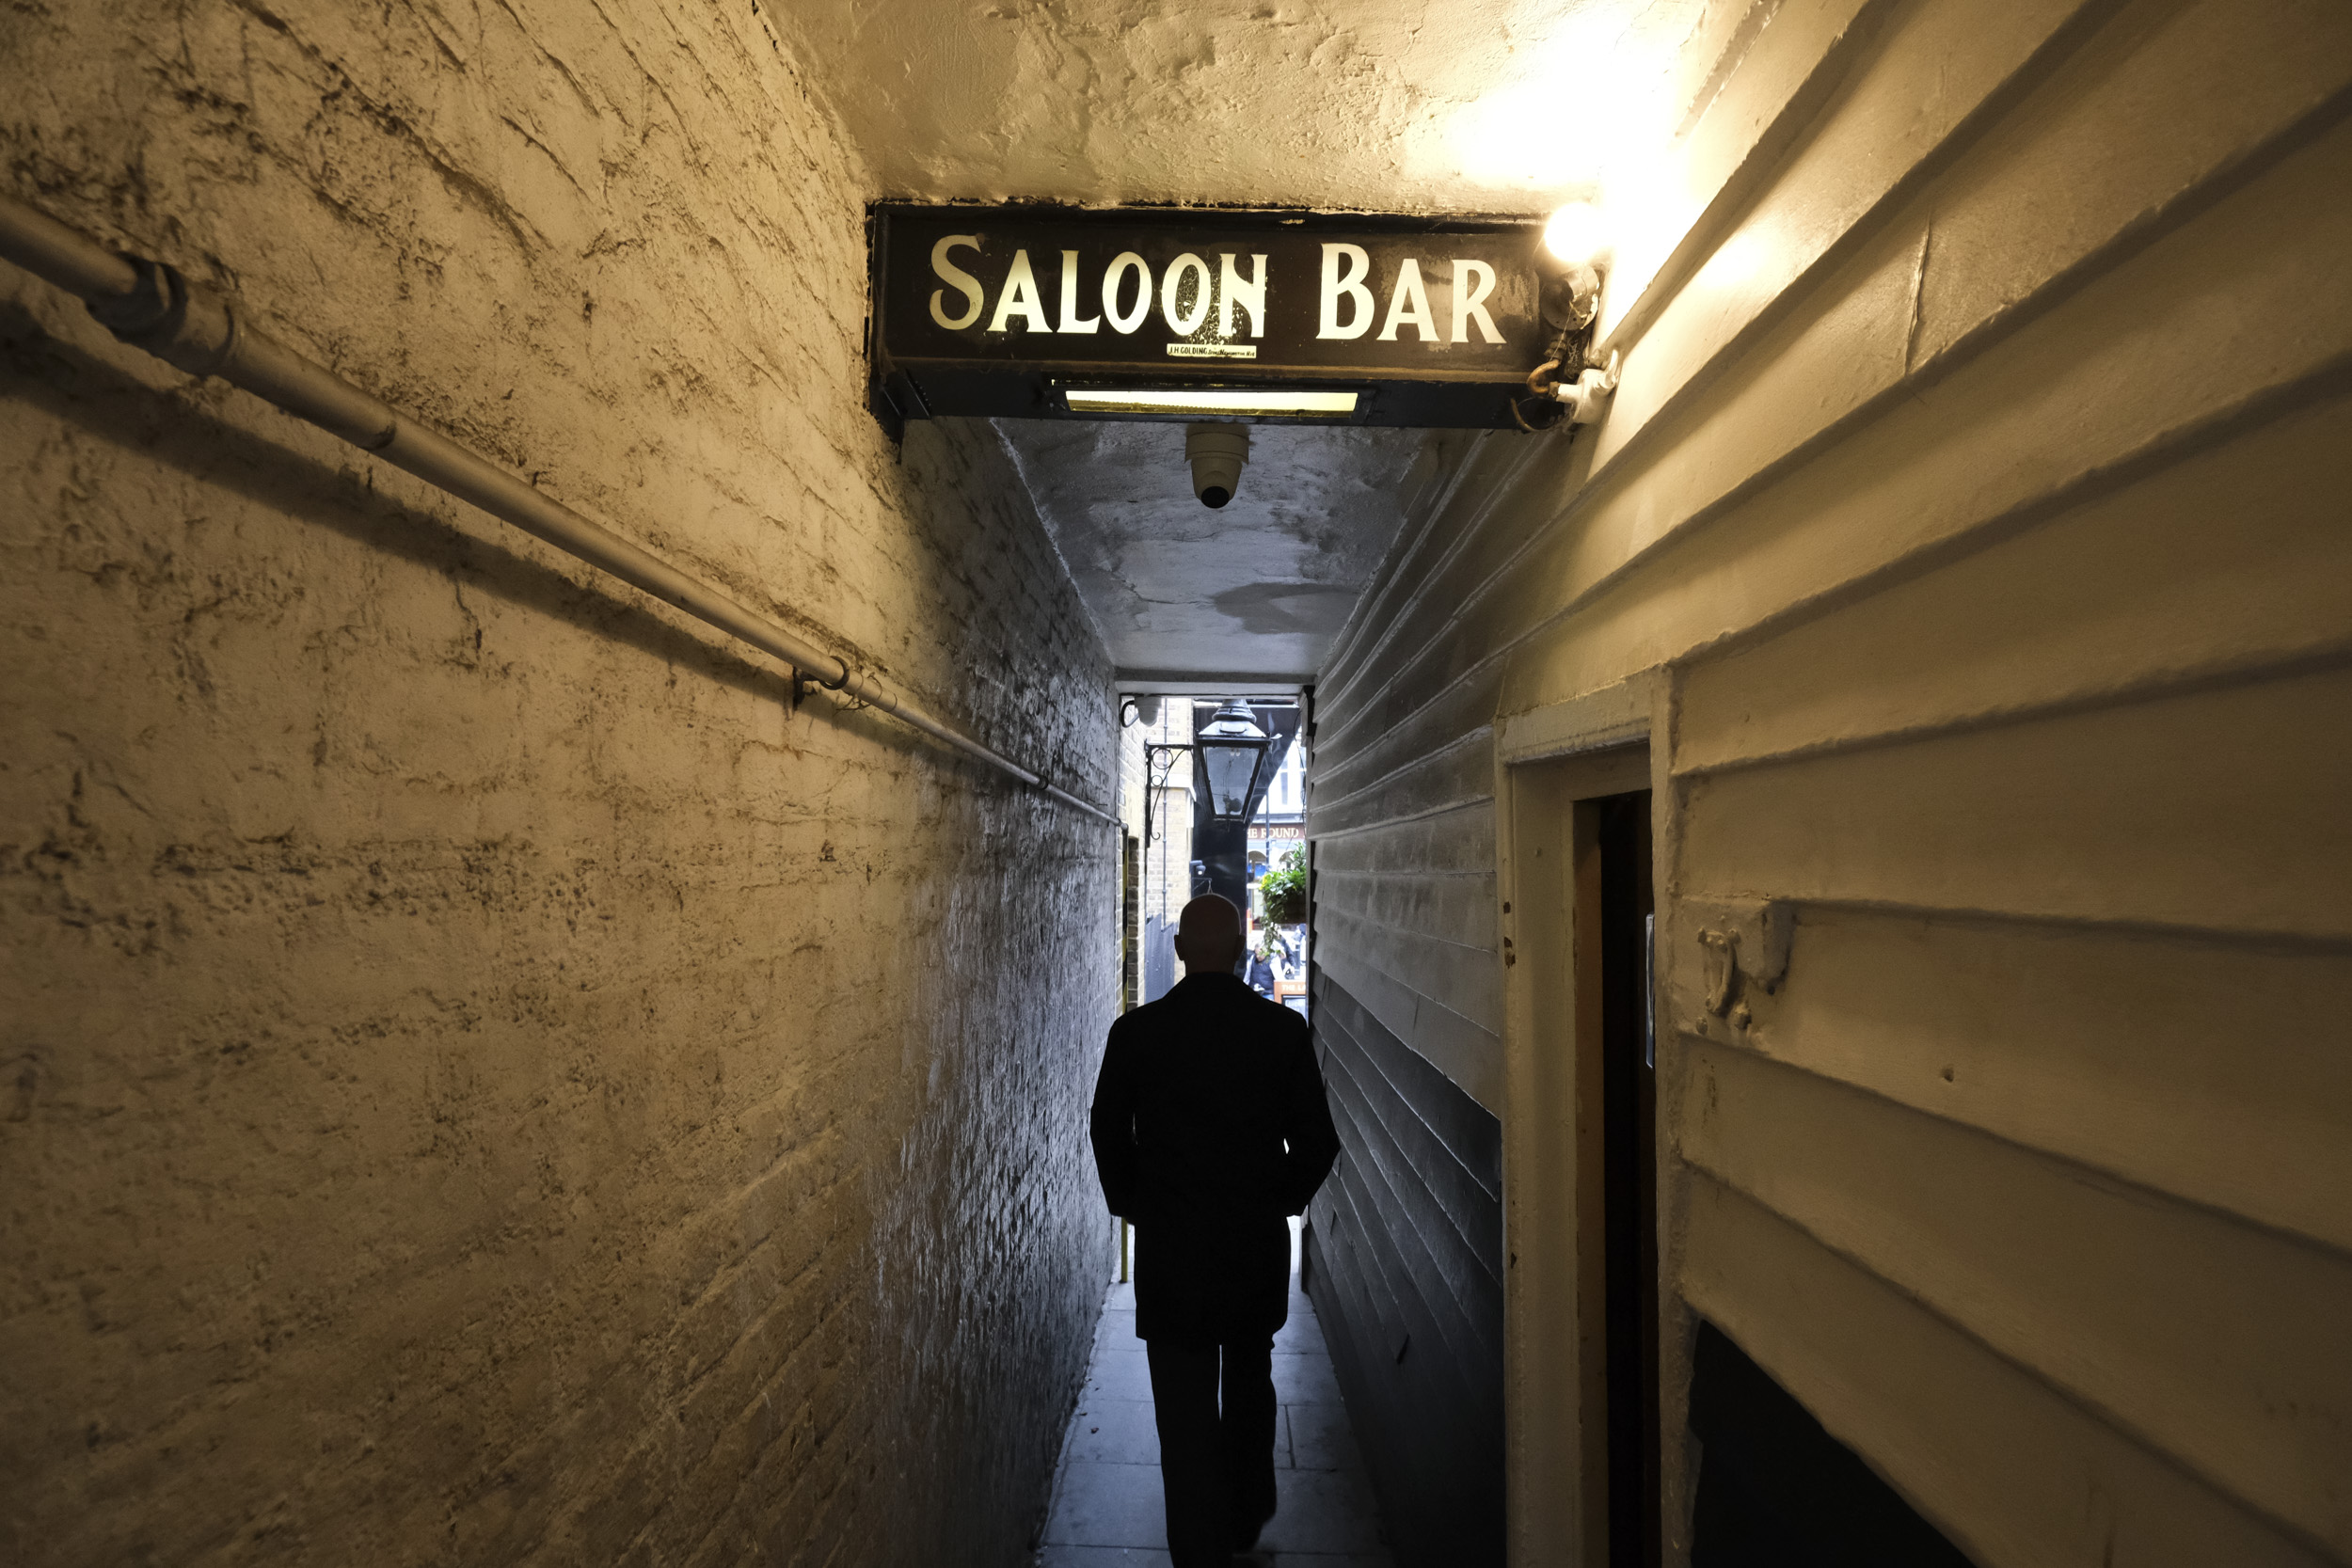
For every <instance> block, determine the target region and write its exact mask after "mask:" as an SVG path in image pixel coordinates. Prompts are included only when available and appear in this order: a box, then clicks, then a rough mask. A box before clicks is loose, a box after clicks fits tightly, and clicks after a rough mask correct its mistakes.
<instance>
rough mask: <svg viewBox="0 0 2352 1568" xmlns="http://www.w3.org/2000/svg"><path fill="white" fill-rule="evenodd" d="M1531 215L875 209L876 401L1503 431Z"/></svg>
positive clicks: (932, 408) (898, 416)
mask: <svg viewBox="0 0 2352 1568" xmlns="http://www.w3.org/2000/svg"><path fill="white" fill-rule="evenodd" d="M1540 240H1541V233H1540V230H1539V229H1538V228H1537V227H1536V226H1535V225H1533V224H1520V223H1507V222H1505V223H1435V222H1429V221H1418V220H1407V219H1382V218H1374V217H1364V216H1347V217H1326V216H1300V215H1298V214H1281V213H1221V212H1183V211H1159V210H1153V211H1144V212H1136V211H1113V212H1098V213H1076V212H1070V211H1066V210H1056V209H1049V208H1019V207H1013V208H1002V207H1000V208H984V207H907V206H885V207H879V208H877V209H875V211H874V214H873V274H874V276H873V299H874V321H873V344H872V348H873V356H872V362H873V366H874V388H873V403H874V412H875V414H876V416H877V417H878V418H880V419H881V420H882V421H883V422H884V423H886V424H889V425H892V426H893V427H896V426H897V425H898V424H899V423H900V422H901V421H903V420H910V419H930V418H934V417H938V416H943V415H975V414H977V415H992V416H997V417H1009V418H1013V419H1169V420H1200V419H1217V418H1226V419H1251V420H1298V421H1312V422H1319V423H1343V424H1347V423H1352V424H1375V425H1448V426H1460V427H1469V428H1502V427H1507V426H1509V425H1510V424H1511V422H1512V420H1511V400H1512V398H1513V396H1514V395H1515V394H1516V395H1517V396H1520V397H1524V396H1526V395H1527V394H1526V387H1525V379H1526V376H1527V372H1529V371H1530V370H1531V369H1533V368H1534V366H1535V365H1536V364H1537V363H1538V362H1539V361H1540V360H1541V359H1542V358H1543V357H1544V348H1545V344H1546V342H1547V340H1548V334H1547V331H1546V329H1545V327H1544V325H1543V321H1542V317H1541V313H1540V307H1539V302H1538V294H1539V287H1540V280H1539V279H1538V277H1537V276H1536V270H1535V254H1536V247H1537V245H1538V244H1539V243H1540Z"/></svg>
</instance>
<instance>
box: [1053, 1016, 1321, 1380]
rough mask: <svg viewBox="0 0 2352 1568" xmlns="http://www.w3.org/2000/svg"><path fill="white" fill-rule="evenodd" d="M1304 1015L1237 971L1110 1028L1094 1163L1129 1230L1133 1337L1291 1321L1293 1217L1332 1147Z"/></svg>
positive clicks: (1260, 1331) (1214, 1337)
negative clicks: (1288, 1220)
mask: <svg viewBox="0 0 2352 1568" xmlns="http://www.w3.org/2000/svg"><path fill="white" fill-rule="evenodd" d="M1339 1152H1340V1140H1339V1134H1338V1133H1337V1132H1334V1131H1333V1130H1332V1127H1331V1108H1330V1106H1329V1105H1328V1104H1327V1103H1326V1101H1325V1100H1324V1097H1323V1073H1322V1071H1321V1069H1318V1068H1317V1067H1316V1066H1315V1055H1314V1049H1313V1047H1312V1046H1311V1045H1310V1044H1309V1043H1308V1036H1307V1021H1306V1020H1305V1019H1303V1018H1300V1017H1299V1016H1298V1015H1297V1014H1296V1013H1295V1012H1292V1011H1291V1010H1290V1009H1289V1008H1288V1007H1284V1006H1279V1004H1276V1003H1273V1002H1269V1001H1267V1000H1266V999H1265V998H1263V997H1262V996H1260V995H1258V994H1257V993H1256V992H1255V991H1252V990H1250V989H1249V988H1248V986H1246V985H1244V984H1243V983H1242V982H1241V981H1240V980H1239V979H1237V978H1235V977H1234V976H1232V975H1231V974H1196V975H1190V976H1187V977H1186V978H1185V979H1184V980H1183V981H1182V982H1180V983H1179V984H1178V985H1177V987H1176V989H1175V990H1171V991H1169V992H1168V994H1167V995H1166V996H1164V997H1162V998H1161V999H1160V1000H1159V1001H1157V1002H1152V1003H1149V1004H1147V1005H1146V1006H1141V1007H1137V1008H1136V1010H1135V1011H1134V1012H1131V1013H1128V1014H1127V1015H1125V1016H1124V1017H1122V1018H1121V1019H1120V1021H1119V1022H1116V1023H1114V1024H1112V1025H1111V1036H1110V1043H1109V1045H1108V1047H1107V1048H1106V1049H1105V1050H1104V1053H1103V1072H1102V1076H1101V1077H1100V1078H1099V1079H1098V1080H1096V1083H1095V1085H1094V1164H1095V1166H1096V1168H1097V1169H1098V1170H1100V1171H1101V1173H1102V1177H1103V1196H1104V1197H1106V1198H1108V1199H1109V1200H1110V1206H1111V1212H1112V1213H1114V1214H1120V1215H1123V1216H1125V1218H1126V1219H1127V1220H1128V1221H1129V1222H1130V1223H1131V1224H1133V1225H1134V1226H1135V1227H1136V1334H1137V1335H1139V1336H1140V1337H1141V1338H1146V1339H1150V1338H1159V1337H1165V1338H1169V1339H1174V1340H1179V1341H1186V1342H1191V1343H1208V1342H1216V1343H1226V1342H1232V1341H1236V1340H1246V1339H1249V1338H1264V1337H1269V1336H1271V1335H1273V1334H1274V1333H1275V1331H1276V1330H1278V1329H1279V1328H1280V1327H1281V1326H1282V1323H1283V1320H1284V1319H1285V1318H1287V1317H1288V1316H1289V1315H1290V1227H1288V1226H1287V1225H1285V1224H1284V1223H1283V1220H1284V1216H1285V1215H1289V1214H1295V1213H1299V1212H1303V1211H1304V1210H1305V1209H1306V1207H1307V1200H1308V1199H1309V1198H1311V1197H1312V1196H1314V1192H1315V1189H1316V1188H1317V1187H1320V1186H1321V1185H1323V1179H1324V1178H1325V1177H1326V1176H1327V1175H1329V1174H1330V1171H1331V1162H1332V1161H1333V1160H1335V1159H1337V1158H1338V1157H1339Z"/></svg>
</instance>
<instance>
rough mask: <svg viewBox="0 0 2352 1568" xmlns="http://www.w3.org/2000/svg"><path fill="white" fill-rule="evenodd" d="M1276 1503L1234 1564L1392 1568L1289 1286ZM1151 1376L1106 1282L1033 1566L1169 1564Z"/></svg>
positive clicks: (1130, 1290)
mask: <svg viewBox="0 0 2352 1568" xmlns="http://www.w3.org/2000/svg"><path fill="white" fill-rule="evenodd" d="M1274 1384H1275V1392H1276V1398H1277V1399H1278V1401H1279V1415H1278V1418H1277V1425H1276V1428H1275V1445H1274V1459H1275V1465H1276V1472H1275V1481H1276V1487H1277V1496H1278V1497H1279V1505H1280V1506H1279V1509H1278V1511H1277V1512H1276V1513H1275V1516H1274V1519H1273V1520H1272V1522H1270V1523H1269V1524H1268V1525H1267V1526H1266V1528H1265V1532H1264V1534H1263V1536H1262V1537H1261V1538H1260V1541H1259V1549H1258V1550H1257V1551H1254V1552H1248V1553H1245V1554H1243V1555H1241V1556H1239V1557H1236V1558H1235V1559H1234V1562H1235V1564H1236V1565H1237V1568H1391V1559H1390V1557H1389V1555H1388V1552H1387V1550H1386V1549H1385V1547H1384V1545H1383V1543H1382V1539H1381V1535H1380V1525H1379V1514H1378V1512H1377V1510H1376V1509H1375V1506H1374V1503H1373V1500H1372V1492H1371V1486H1370V1484H1369V1482H1368V1481H1366V1479H1365V1476H1364V1470H1363V1460H1362V1457H1361V1454H1360V1452H1359V1449H1358V1448H1357V1446H1356V1439H1355V1434H1354V1433H1352V1432H1351V1431H1350V1430H1349V1428H1348V1424H1347V1408H1346V1406H1345V1404H1344V1403H1343V1402H1342V1401H1341V1398H1340V1390H1339V1381H1338V1379H1337V1378H1336V1377H1334V1376H1333V1375H1332V1371H1331V1359H1330V1354H1329V1352H1328V1351H1327V1349H1326V1348H1325V1344H1324V1338H1323V1330H1322V1327H1321V1325H1320V1324H1319V1323H1317V1322H1316V1319H1315V1311H1314V1304H1313V1303H1312V1302H1311V1301H1309V1300H1308V1299H1307V1298H1306V1297H1305V1296H1304V1295H1302V1294H1300V1293H1298V1292H1297V1291H1295V1290H1294V1291H1293V1292H1292V1294H1291V1320H1290V1322H1289V1323H1287V1324H1286V1325H1284V1327H1283V1329H1282V1332H1281V1333H1280V1334H1279V1336H1277V1337H1276V1339H1275V1355H1274ZM1159 1452H1160V1444H1159V1433H1158V1430H1157V1428H1156V1426H1155V1424H1154V1422H1153V1419H1152V1374H1151V1368H1150V1363H1149V1361H1148V1360H1147V1359H1146V1357H1145V1354H1144V1349H1143V1342H1142V1341H1141V1340H1139V1339H1137V1338H1136V1337H1135V1290H1134V1287H1133V1286H1126V1285H1115V1286H1113V1287H1111V1290H1110V1292H1109V1294H1108V1296H1107V1297H1106V1299H1105V1300H1104V1312H1103V1317H1102V1321H1101V1322H1100V1323H1098V1324H1097V1325H1096V1329H1095V1343H1094V1358H1093V1361H1092V1363H1091V1364H1090V1365H1089V1368H1088V1371H1087V1382H1086V1390H1085V1393H1084V1394H1083V1395H1082V1396H1081V1397H1080V1399H1079V1402H1078V1409H1077V1412H1076V1414H1075V1415H1074V1416H1073V1418H1072V1421H1071V1425H1070V1431H1069V1434H1068V1436H1067V1437H1066V1439H1065V1440H1064V1443H1063V1449H1062V1462H1061V1467H1060V1470H1059V1472H1058V1473H1057V1477H1056V1481H1055V1488H1054V1503H1053V1509H1052V1513H1051V1514H1050V1515H1049V1517H1048V1519H1047V1521H1046V1527H1045V1531H1044V1534H1043V1536H1042V1538H1041V1549H1040V1551H1039V1554H1038V1557H1037V1560H1036V1561H1037V1568H1168V1552H1167V1549H1166V1548H1167V1543H1168V1535H1167V1513H1166V1507H1165V1503H1164V1501H1163V1498H1162V1494H1161V1491H1160V1468H1159Z"/></svg>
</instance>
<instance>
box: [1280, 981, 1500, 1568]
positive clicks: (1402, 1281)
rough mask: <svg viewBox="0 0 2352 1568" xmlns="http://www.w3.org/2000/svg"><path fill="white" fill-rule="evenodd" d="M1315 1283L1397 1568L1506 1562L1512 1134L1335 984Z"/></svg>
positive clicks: (1328, 995) (1326, 1002)
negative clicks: (1507, 1182)
mask: <svg viewBox="0 0 2352 1568" xmlns="http://www.w3.org/2000/svg"><path fill="white" fill-rule="evenodd" d="M1314 1016H1315V1039H1316V1049H1317V1053H1318V1054H1319V1056H1320V1057H1321V1060H1322V1063H1323V1073H1324V1078H1325V1081H1326V1083H1327V1085H1328V1086H1329V1089H1330V1096H1331V1115H1332V1119H1333V1120H1334V1121H1336V1122H1337V1123H1338V1124H1339V1130H1340V1143H1341V1147H1342V1152H1341V1155H1340V1163H1339V1165H1338V1167H1337V1168H1336V1169H1335V1170H1334V1171H1333V1172H1332V1174H1331V1180H1328V1181H1327V1182H1326V1183H1325V1184H1324V1187H1323V1190H1322V1192H1320V1193H1318V1194H1317V1195H1316V1196H1315V1200H1314V1202H1313V1203H1312V1204H1311V1206H1310V1207H1309V1210H1308V1217H1309V1220H1310V1222H1311V1228H1310V1230H1309V1233H1308V1239H1307V1249H1308V1250H1307V1258H1306V1259H1305V1263H1306V1276H1307V1282H1308V1289H1309V1291H1310V1292H1311V1294H1312V1295H1313V1297H1314V1301H1315V1311H1316V1315H1317V1316H1318V1317H1319V1318H1320V1319H1321V1320H1322V1323H1323V1330H1324V1336H1325V1338H1327V1339H1328V1340H1329V1341H1330V1345H1331V1359H1332V1362H1333V1364H1334V1366H1335V1367H1336V1368H1337V1370H1338V1373H1339V1379H1340V1390H1341V1392H1342V1393H1343V1395H1344V1396H1345V1397H1346V1400H1347V1410H1348V1418H1349V1420H1350V1422H1351V1423H1352V1424H1353V1426H1354V1427H1355V1431H1356V1438H1357V1441H1358V1442H1359V1444H1360V1445H1362V1447H1363V1449H1364V1462H1365V1465H1366V1467H1367V1468H1368V1469H1369V1470H1370V1471H1371V1474H1372V1479H1373V1484H1374V1486H1375V1488H1376V1489H1377V1491H1378V1493H1379V1498H1380V1509H1381V1514H1382V1517H1383V1519H1384V1521H1385V1522H1386V1524H1387V1526H1388V1530H1389V1536H1390V1540H1391V1543H1392V1544H1393V1545H1394V1546H1395V1550H1396V1557H1397V1560H1398V1561H1399V1562H1401V1563H1406V1564H1428V1565H1430V1568H1438V1565H1441V1564H1442V1565H1444V1568H1462V1565H1466V1564H1483V1563H1496V1564H1499V1563H1501V1562H1502V1123H1501V1122H1500V1121H1498V1120H1497V1119H1496V1118H1495V1117H1493V1116H1492V1115H1490V1114H1489V1113H1488V1112H1487V1111H1486V1108H1485V1107H1484V1106H1482V1105H1480V1104H1479V1103H1478V1102H1477V1101H1474V1100H1472V1099H1470V1096H1468V1095H1467V1094H1464V1093H1463V1092H1462V1091H1461V1090H1460V1089H1459V1088H1457V1087H1455V1086H1454V1084H1453V1082H1452V1081H1451V1080H1449V1079H1448V1078H1447V1077H1446V1076H1445V1075H1444V1074H1443V1073H1441V1072H1439V1071H1438V1069H1436V1068H1434V1067H1432V1066H1430V1065H1429V1063H1428V1062H1427V1061H1426V1060H1425V1059H1423V1058H1422V1056H1420V1055H1419V1054H1417V1053H1415V1052H1414V1051H1413V1050H1412V1049H1411V1048H1410V1047H1408V1046H1406V1044H1405V1043H1404V1042H1403V1041H1402V1040H1400V1039H1398V1038H1397V1037H1395V1036H1394V1035H1392V1034H1391V1033H1390V1032H1389V1031H1388V1030H1387V1029H1386V1028H1384V1027H1382V1026H1381V1024H1380V1023H1379V1022H1377V1021H1376V1020H1375V1019H1374V1018H1373V1017H1372V1015H1371V1014H1370V1013H1368V1012H1366V1011H1365V1010H1364V1008H1363V1007H1361V1006H1359V1005H1358V1004H1357V1002H1356V1000H1355V999H1354V998H1353V997H1351V996H1349V995H1348V994H1347V992H1346V991H1345V990H1343V989H1341V988H1340V987H1339V986H1338V985H1337V984H1335V983H1334V982H1333V981H1332V980H1331V979H1330V977H1329V976H1328V975H1323V974H1319V975H1318V976H1317V978H1316V988H1315V1015H1314Z"/></svg>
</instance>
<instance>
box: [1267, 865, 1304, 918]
mask: <svg viewBox="0 0 2352 1568" xmlns="http://www.w3.org/2000/svg"><path fill="white" fill-rule="evenodd" d="M1258 893H1259V895H1260V897H1261V898H1263V901H1264V907H1265V919H1266V924H1267V925H1269V926H1302V925H1304V924H1306V920H1307V852H1306V851H1305V850H1303V849H1293V850H1291V851H1290V852H1289V853H1288V854H1286V855H1284V856H1283V857H1282V863H1281V864H1280V865H1279V866H1277V867H1275V868H1274V869H1273V870H1271V871H1269V872H1267V873H1266V874H1265V875H1264V876H1263V877H1261V878H1259V879H1258Z"/></svg>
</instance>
